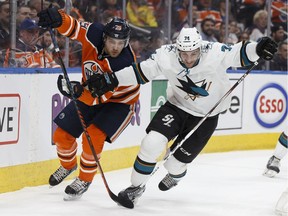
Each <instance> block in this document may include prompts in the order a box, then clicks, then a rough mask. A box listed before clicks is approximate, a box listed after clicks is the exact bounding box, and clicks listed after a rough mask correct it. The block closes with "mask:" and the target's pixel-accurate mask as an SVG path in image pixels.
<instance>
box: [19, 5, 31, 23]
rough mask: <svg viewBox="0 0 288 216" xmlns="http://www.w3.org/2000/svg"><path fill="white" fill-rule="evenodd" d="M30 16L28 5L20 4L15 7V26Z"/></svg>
mask: <svg viewBox="0 0 288 216" xmlns="http://www.w3.org/2000/svg"><path fill="white" fill-rule="evenodd" d="M28 18H31V9H30V7H29V6H28V5H22V6H19V7H17V14H16V23H17V27H19V26H20V23H22V22H23V21H24V19H28Z"/></svg>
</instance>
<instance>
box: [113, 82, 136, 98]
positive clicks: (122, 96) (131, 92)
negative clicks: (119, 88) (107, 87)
mask: <svg viewBox="0 0 288 216" xmlns="http://www.w3.org/2000/svg"><path fill="white" fill-rule="evenodd" d="M139 88H140V86H139V85H138V86H137V87H136V88H135V89H133V90H132V91H129V92H127V93H124V94H122V95H120V96H115V95H113V96H112V97H111V99H112V98H113V99H121V98H125V97H127V96H128V95H131V94H133V93H135V92H137V91H138V90H139Z"/></svg>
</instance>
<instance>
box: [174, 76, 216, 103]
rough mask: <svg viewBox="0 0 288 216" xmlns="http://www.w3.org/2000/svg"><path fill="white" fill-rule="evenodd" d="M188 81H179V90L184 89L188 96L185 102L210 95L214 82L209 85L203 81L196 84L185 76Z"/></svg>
mask: <svg viewBox="0 0 288 216" xmlns="http://www.w3.org/2000/svg"><path fill="white" fill-rule="evenodd" d="M185 77H186V79H187V81H185V80H181V79H178V78H177V79H178V81H179V82H180V84H181V86H177V87H178V88H179V89H182V90H183V91H184V92H186V93H187V95H186V96H185V97H184V99H185V100H188V99H191V100H193V101H194V100H195V99H196V98H198V97H206V96H208V95H209V93H208V90H209V88H210V86H211V83H212V82H209V84H207V82H206V80H201V81H199V82H196V83H194V82H193V81H192V80H191V79H190V78H189V77H188V76H185Z"/></svg>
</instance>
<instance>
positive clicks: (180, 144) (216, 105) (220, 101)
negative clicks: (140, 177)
mask: <svg viewBox="0 0 288 216" xmlns="http://www.w3.org/2000/svg"><path fill="white" fill-rule="evenodd" d="M258 61H259V60H257V61H255V62H254V64H253V65H252V66H251V67H250V68H249V69H248V70H247V71H246V72H245V73H244V74H243V75H242V76H241V77H240V78H239V79H238V80H237V82H236V83H235V84H234V85H233V86H232V87H231V88H230V89H229V90H228V91H227V92H226V93H225V94H224V95H223V96H222V97H221V98H220V99H219V101H218V102H217V103H216V104H215V105H214V106H213V107H212V109H211V110H210V111H209V112H208V113H207V114H206V115H205V116H204V117H203V118H202V119H201V120H200V121H199V122H198V123H197V125H195V126H194V127H193V128H191V129H188V130H190V131H189V133H188V134H187V135H186V136H185V137H184V138H183V139H181V141H180V142H178V143H177V145H176V146H175V147H174V143H173V144H172V146H171V147H174V148H173V150H172V151H170V149H171V147H169V148H168V151H167V152H166V154H165V155H164V157H163V160H162V163H165V161H167V160H168V158H169V157H170V156H171V155H173V154H174V152H175V151H176V150H177V149H178V148H180V147H181V146H182V144H183V143H184V142H185V140H187V139H188V138H189V137H190V136H191V135H192V134H193V133H194V132H195V131H196V130H197V129H198V128H199V127H200V126H201V124H202V123H203V122H204V121H205V120H206V119H207V118H208V117H209V116H210V115H211V113H212V112H213V111H214V110H215V109H216V108H217V107H218V105H219V104H220V103H222V102H223V101H224V100H225V99H226V98H227V97H228V96H229V95H230V94H231V92H232V91H233V90H234V89H235V88H236V87H237V86H238V85H239V84H240V83H241V82H242V81H243V80H244V79H245V77H246V76H247V75H248V74H249V73H250V72H251V71H252V70H253V69H254V68H255V67H256V66H257V65H258V63H259V62H258ZM177 137H179V135H177V136H176V137H174V138H173V139H172V141H174V140H176V139H177ZM159 167H160V164H159V162H158V163H157V164H156V166H155V168H154V170H153V171H152V173H150V175H149V176H148V177H147V179H146V180H145V181H144V182H142V183H141V184H140V185H139V186H138V187H144V186H145V185H146V183H147V182H148V181H149V179H150V178H151V177H152V176H153V175H154V174H155V173H156V172H157V170H158V169H159ZM119 199H120V200H121V202H128V200H129V199H127V198H124V197H121V198H120V197H119ZM131 208H134V203H132V207H131Z"/></svg>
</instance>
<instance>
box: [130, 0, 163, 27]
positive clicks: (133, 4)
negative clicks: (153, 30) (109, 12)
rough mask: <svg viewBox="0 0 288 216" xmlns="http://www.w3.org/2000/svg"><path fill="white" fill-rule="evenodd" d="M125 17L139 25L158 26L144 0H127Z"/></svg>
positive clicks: (152, 12)
mask: <svg viewBox="0 0 288 216" xmlns="http://www.w3.org/2000/svg"><path fill="white" fill-rule="evenodd" d="M126 12H127V19H128V20H129V22H130V23H131V24H133V25H136V26H139V27H158V23H157V20H156V17H155V16H154V11H153V10H151V7H148V4H147V1H146V0H129V1H128V3H127V6H126Z"/></svg>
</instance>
